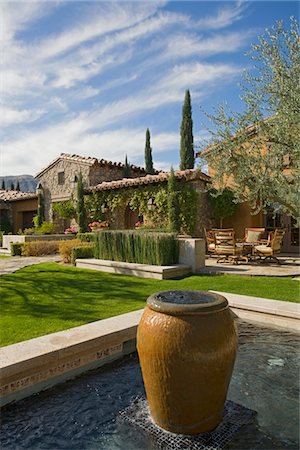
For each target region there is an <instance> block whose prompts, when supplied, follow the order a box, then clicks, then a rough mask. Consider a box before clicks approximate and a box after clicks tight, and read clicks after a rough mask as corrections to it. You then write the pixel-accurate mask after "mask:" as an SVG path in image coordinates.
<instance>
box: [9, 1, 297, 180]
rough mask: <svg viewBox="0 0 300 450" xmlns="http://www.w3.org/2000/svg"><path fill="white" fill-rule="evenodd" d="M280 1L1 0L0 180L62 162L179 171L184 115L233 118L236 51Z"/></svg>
mask: <svg viewBox="0 0 300 450" xmlns="http://www.w3.org/2000/svg"><path fill="white" fill-rule="evenodd" d="M298 7H299V4H298V2H288V1H267V2H260V1H253V2H241V1H238V2H227V1H220V2H217V1H210V2H205V1H193V2H188V1H184V2H181V1H176V2H166V1H151V2H145V1H135V2H127V1H122V2H115V1H110V2H102V1H93V2H87V1H85V2H78V1H76V2H72V1H67V2H64V1H49V2H47V1H39V2H27V1H23V2H1V3H0V9H1V15H2V21H3V25H4V27H2V28H1V29H2V31H1V40H2V42H3V44H2V56H3V57H2V58H1V84H0V89H1V100H0V119H1V124H2V127H1V128H2V131H1V168H0V169H1V170H0V175H18V174H25V173H28V174H33V175H34V174H35V173H36V172H38V171H39V170H40V169H41V168H42V167H44V166H46V165H47V164H48V163H49V162H50V161H51V160H52V159H54V158H55V157H56V156H57V155H58V154H59V153H61V152H65V153H76V154H80V155H85V156H95V157H98V158H104V159H108V160H113V161H122V162H124V159H125V155H126V154H127V155H128V159H129V161H130V162H131V163H133V164H137V165H144V145H145V144H144V143H145V131H146V128H147V127H148V128H149V129H150V133H151V144H152V149H153V150H152V152H153V160H154V166H155V168H157V169H165V170H168V169H169V168H170V166H171V165H173V167H174V168H177V167H178V165H179V146H180V121H181V110H182V104H183V99H184V93H185V90H186V89H189V90H190V92H191V98H192V108H193V122H194V140H195V143H196V144H197V143H199V142H201V139H203V138H204V137H205V134H206V132H205V129H204V127H203V121H204V117H203V115H202V114H201V113H200V106H201V107H203V108H204V109H205V110H206V111H211V110H212V108H213V107H215V106H216V105H217V104H218V103H223V102H227V103H228V104H229V106H230V107H231V109H240V108H241V106H242V105H241V103H240V100H239V93H240V91H239V87H238V83H239V81H241V74H242V72H243V70H245V69H247V68H249V67H250V64H251V62H250V60H249V57H247V56H245V52H246V51H247V50H249V48H250V45H251V43H254V42H256V41H257V36H258V35H260V34H262V33H263V32H264V29H265V28H269V27H271V26H272V25H273V24H274V23H275V20H278V19H281V20H284V21H285V22H286V23H287V24H288V22H289V17H290V16H291V15H294V16H296V17H298V14H299V11H298Z"/></svg>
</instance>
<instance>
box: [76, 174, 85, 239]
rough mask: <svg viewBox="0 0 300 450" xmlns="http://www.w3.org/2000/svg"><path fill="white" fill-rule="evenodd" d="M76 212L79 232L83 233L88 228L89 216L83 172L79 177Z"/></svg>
mask: <svg viewBox="0 0 300 450" xmlns="http://www.w3.org/2000/svg"><path fill="white" fill-rule="evenodd" d="M76 213H77V223H78V226H79V232H80V233H83V232H84V231H86V228H87V218H86V211H85V204H84V187H83V179H82V173H81V172H80V174H79V175H78V179H77V199H76Z"/></svg>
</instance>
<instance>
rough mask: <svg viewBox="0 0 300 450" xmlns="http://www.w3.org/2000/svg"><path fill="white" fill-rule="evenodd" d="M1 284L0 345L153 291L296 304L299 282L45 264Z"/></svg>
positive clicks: (131, 305) (132, 304)
mask: <svg viewBox="0 0 300 450" xmlns="http://www.w3.org/2000/svg"><path fill="white" fill-rule="evenodd" d="M0 280H1V282H0V299H1V300H0V311H1V316H0V330H1V331H0V345H1V346H4V345H8V344H12V343H15V342H19V341H22V340H25V339H30V338H33V337H37V336H41V335H44V334H48V333H52V332H55V331H60V330H64V329H67V328H71V327H75V326H77V325H82V324H85V323H88V322H93V321H95V320H99V319H105V318H107V317H111V316H115V315H118V314H123V313H126V312H129V311H133V310H136V309H140V308H143V307H144V305H145V301H146V299H147V297H148V296H149V295H150V294H152V293H154V292H158V291H165V290H173V289H199V290H209V289H213V290H217V291H223V292H232V293H239V294H244V295H251V296H257V297H266V298H273V299H277V300H285V301H291V302H299V301H300V300H299V284H298V282H297V281H292V280H291V279H290V278H271V277H247V276H234V275H215V276H204V275H203V276H190V277H187V278H185V279H182V280H165V281H160V280H151V279H143V278H136V277H129V276H121V275H111V274H106V273H101V272H97V271H92V270H85V269H76V268H74V267H63V266H59V265H58V264H56V263H44V264H39V265H34V266H30V267H26V268H25V269H21V270H19V271H17V272H15V273H13V274H10V275H5V276H2V277H1V278H0Z"/></svg>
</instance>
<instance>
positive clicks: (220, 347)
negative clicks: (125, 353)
mask: <svg viewBox="0 0 300 450" xmlns="http://www.w3.org/2000/svg"><path fill="white" fill-rule="evenodd" d="M236 349H237V333H236V330H235V325H234V321H233V315H232V313H231V311H230V309H229V307H228V302H227V300H226V298H225V297H222V296H221V295H218V294H213V293H210V292H204V291H170V292H161V293H158V294H154V295H152V296H151V297H149V299H148V301H147V306H146V308H145V310H144V313H143V316H142V318H141V321H140V324H139V327H138V332H137V350H138V354H139V359H140V365H141V369H142V375H143V380H144V385H145V390H146V395H147V399H148V403H149V408H150V413H151V415H152V418H153V420H154V422H155V423H156V424H157V425H158V426H160V427H161V428H164V429H165V430H168V431H172V432H174V433H181V434H198V433H205V432H208V431H211V430H213V429H214V428H215V427H216V426H218V424H219V423H220V422H221V420H222V414H223V408H224V403H225V400H226V395H227V390H228V386H229V382H230V378H231V374H232V370H233V365H234V360H235V355H236Z"/></svg>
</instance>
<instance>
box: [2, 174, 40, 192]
mask: <svg viewBox="0 0 300 450" xmlns="http://www.w3.org/2000/svg"><path fill="white" fill-rule="evenodd" d="M3 180H4V182H5V188H6V189H10V186H11V183H12V182H13V183H14V187H15V188H16V187H17V183H18V181H19V183H20V190H21V191H22V192H35V189H36V185H37V182H36V180H35V179H34V178H33V176H32V175H8V176H6V177H0V189H1V188H2V181H3Z"/></svg>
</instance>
